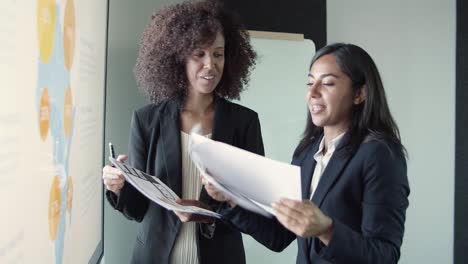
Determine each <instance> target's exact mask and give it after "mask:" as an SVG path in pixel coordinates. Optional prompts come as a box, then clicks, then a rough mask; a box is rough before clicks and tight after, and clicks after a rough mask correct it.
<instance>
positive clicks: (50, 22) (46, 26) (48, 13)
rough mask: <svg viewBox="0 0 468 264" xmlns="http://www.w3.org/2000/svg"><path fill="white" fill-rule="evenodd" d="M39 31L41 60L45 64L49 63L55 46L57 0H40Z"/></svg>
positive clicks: (38, 9) (38, 11)
mask: <svg viewBox="0 0 468 264" xmlns="http://www.w3.org/2000/svg"><path fill="white" fill-rule="evenodd" d="M37 31H38V38H39V51H40V55H41V59H42V62H43V63H47V62H49V59H50V56H51V55H52V49H53V46H54V35H55V0H38V3H37Z"/></svg>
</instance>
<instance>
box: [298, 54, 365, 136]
mask: <svg viewBox="0 0 468 264" xmlns="http://www.w3.org/2000/svg"><path fill="white" fill-rule="evenodd" d="M308 79H309V80H308V83H307V86H308V89H307V93H306V100H307V105H308V107H309V111H310V114H311V117H312V122H313V123H314V125H316V126H318V127H323V129H324V131H325V133H326V134H327V133H328V134H330V135H332V136H337V135H339V134H341V133H342V132H344V131H346V130H347V128H348V127H349V125H350V124H351V118H352V107H353V105H354V104H360V103H362V102H363V100H364V95H363V92H359V93H357V95H356V94H355V93H354V91H353V89H352V81H351V79H350V78H349V77H348V76H347V75H346V74H345V73H343V72H342V71H341V69H340V67H339V65H338V63H337V62H336V59H335V56H334V55H331V54H327V55H324V56H322V57H320V58H319V59H318V60H316V61H315V62H314V64H313V65H312V67H311V68H310V71H309V74H308Z"/></svg>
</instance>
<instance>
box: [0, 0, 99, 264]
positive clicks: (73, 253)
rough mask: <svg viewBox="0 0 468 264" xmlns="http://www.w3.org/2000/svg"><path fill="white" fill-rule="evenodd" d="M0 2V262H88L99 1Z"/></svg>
mask: <svg viewBox="0 0 468 264" xmlns="http://www.w3.org/2000/svg"><path fill="white" fill-rule="evenodd" d="M0 10H1V13H2V15H1V16H0V43H1V44H0V60H1V64H0V74H1V77H0V86H1V87H2V88H1V89H2V90H1V93H2V96H0V126H1V129H0V146H2V147H1V148H0V208H1V210H2V218H1V220H0V234H1V235H0V263H96V262H97V261H98V260H99V258H100V257H101V255H102V245H103V244H102V242H103V241H102V230H103V227H102V183H101V178H100V171H101V166H102V153H103V129H104V127H103V120H104V119H103V118H104V114H103V113H104V111H103V110H104V76H105V45H106V27H107V1H93V0H80V1H77V0H35V1H27V0H2V1H1V2H0Z"/></svg>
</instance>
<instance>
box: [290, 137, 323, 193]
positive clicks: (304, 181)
mask: <svg viewBox="0 0 468 264" xmlns="http://www.w3.org/2000/svg"><path fill="white" fill-rule="evenodd" d="M318 142H320V140H319V141H318ZM318 146H319V144H317V142H315V143H313V144H312V145H311V146H309V147H308V149H307V150H306V151H305V153H304V154H303V157H302V158H299V160H297V161H296V160H293V162H292V164H293V165H299V166H301V189H302V199H309V193H310V182H311V181H312V175H313V172H314V169H315V164H316V162H315V160H314V154H315V152H317V149H318Z"/></svg>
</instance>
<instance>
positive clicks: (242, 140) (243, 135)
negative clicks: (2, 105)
mask: <svg viewBox="0 0 468 264" xmlns="http://www.w3.org/2000/svg"><path fill="white" fill-rule="evenodd" d="M215 100H216V102H215V115H214V124H213V130H212V139H214V140H217V141H221V142H224V143H227V144H230V145H233V146H236V147H239V148H242V149H245V150H248V151H251V152H254V153H257V154H260V155H263V154H264V150H263V142H262V136H261V131H260V123H259V120H258V115H257V113H255V112H254V111H252V110H250V109H248V108H245V107H243V106H240V105H238V104H234V103H231V102H228V101H226V100H224V99H220V98H216V99H215ZM179 120H180V118H179V107H178V105H177V102H176V101H175V100H173V101H166V102H163V103H161V104H157V105H156V104H151V105H148V106H145V107H143V108H141V109H139V110H137V111H136V112H135V113H134V115H133V118H132V124H131V133H130V142H129V151H128V156H129V162H130V164H131V165H132V166H134V167H135V168H137V169H139V170H142V171H145V172H146V173H148V174H151V175H155V176H156V177H158V178H160V179H161V180H162V181H163V182H164V183H165V184H166V185H168V186H169V187H170V188H171V189H172V190H174V192H175V193H176V194H177V195H179V197H181V192H182V174H181V168H182V167H181V162H182V161H181V153H180V152H181V143H180V125H179ZM106 196H107V200H108V201H109V202H110V204H111V205H112V206H113V207H114V208H115V209H117V210H119V211H121V212H122V213H123V214H124V215H125V216H126V217H127V218H128V219H131V220H136V221H138V222H141V224H140V225H139V228H138V234H137V241H136V243H135V247H134V252H133V259H132V263H138V264H145V263H151V264H153V263H162V264H164V263H168V262H169V258H170V254H171V251H172V247H173V245H174V241H175V239H176V236H177V233H178V232H179V229H180V225H181V222H180V220H179V218H178V217H177V216H176V215H175V214H174V213H173V212H170V211H168V210H166V209H164V208H162V207H161V206H159V205H157V204H155V203H153V202H150V201H149V200H148V199H147V198H146V197H144V196H143V195H142V194H141V193H139V192H138V191H136V189H135V188H133V186H131V185H130V184H125V185H124V187H123V189H122V190H121V194H120V196H119V198H118V199H117V197H116V196H115V194H114V193H112V192H110V191H107V192H106ZM199 200H200V201H202V202H204V203H206V204H208V205H210V206H211V208H213V209H214V210H216V209H217V208H219V206H220V205H221V204H220V203H218V202H217V201H215V200H213V199H211V197H210V196H209V195H208V194H207V192H206V190H205V189H204V188H203V189H202V191H201V193H200V198H199ZM211 231H212V230H211ZM205 232H206V224H197V244H198V256H199V260H200V264H210V263H213V264H214V263H232V264H240V263H245V253H244V246H243V243H242V236H241V234H240V232H239V231H238V230H236V229H233V228H232V227H230V226H229V225H226V224H224V223H223V222H222V221H216V229H215V230H214V232H211V235H212V238H209V236H204V235H203V234H204V233H205Z"/></svg>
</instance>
